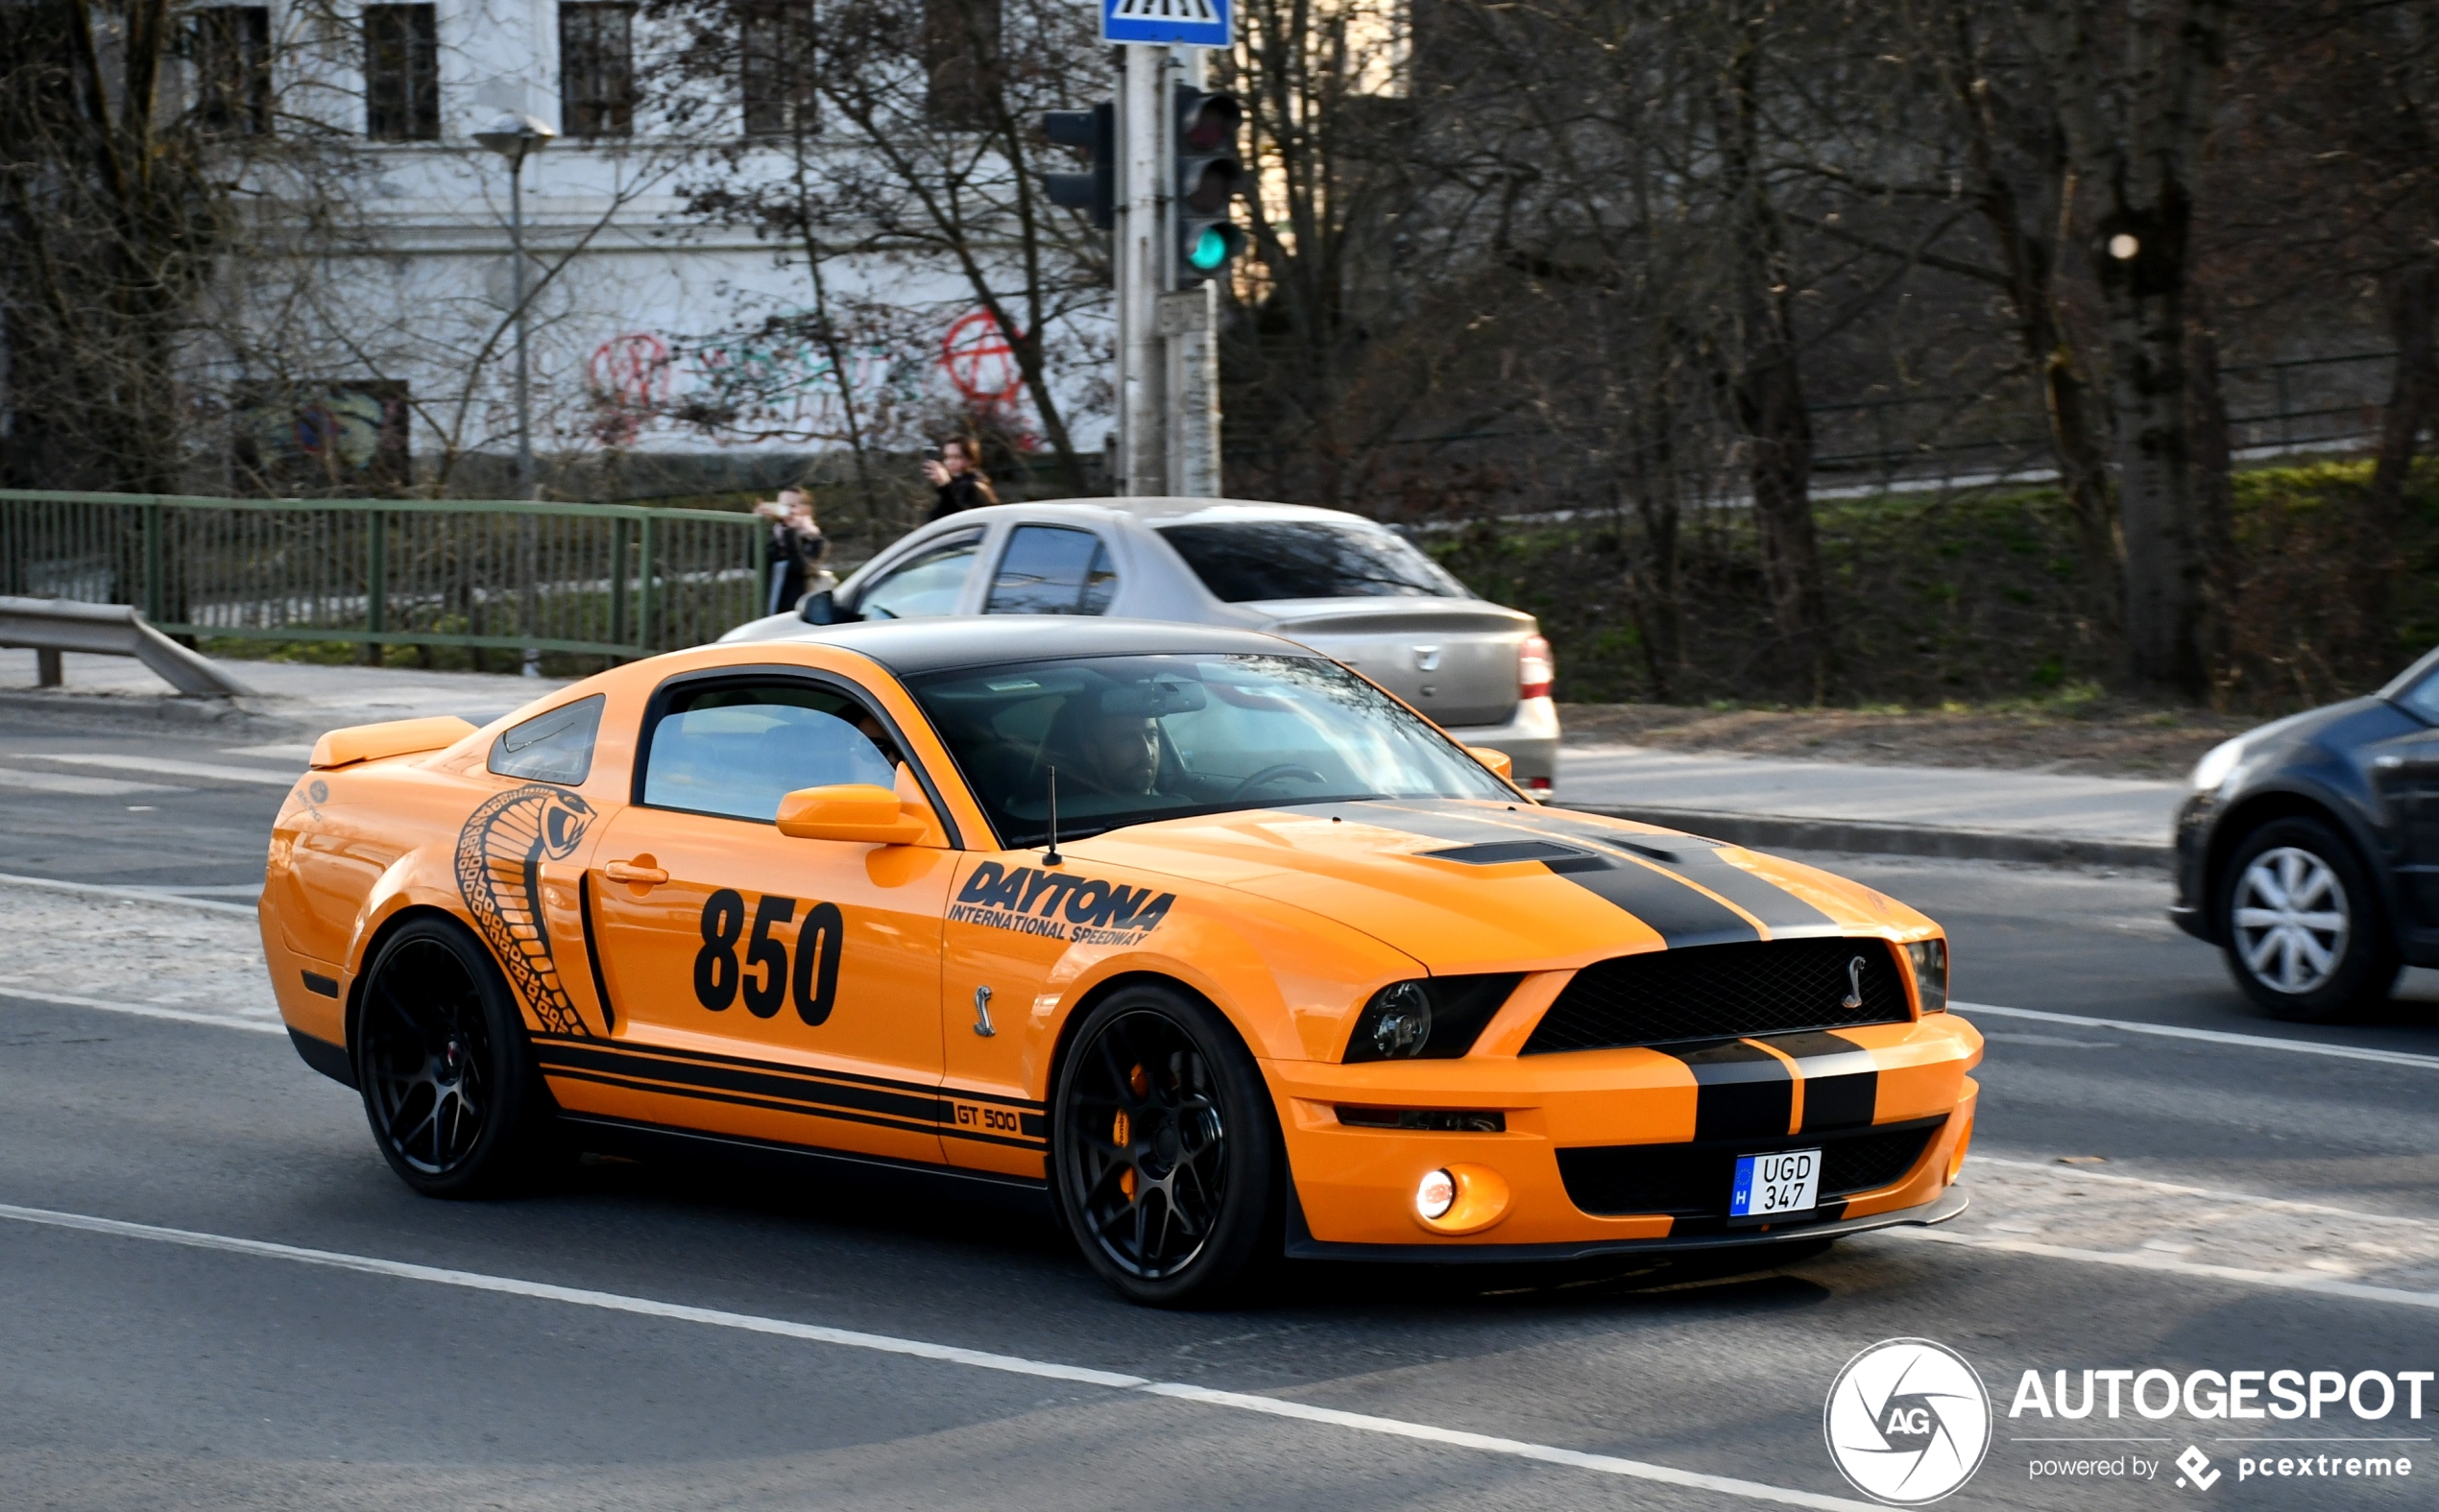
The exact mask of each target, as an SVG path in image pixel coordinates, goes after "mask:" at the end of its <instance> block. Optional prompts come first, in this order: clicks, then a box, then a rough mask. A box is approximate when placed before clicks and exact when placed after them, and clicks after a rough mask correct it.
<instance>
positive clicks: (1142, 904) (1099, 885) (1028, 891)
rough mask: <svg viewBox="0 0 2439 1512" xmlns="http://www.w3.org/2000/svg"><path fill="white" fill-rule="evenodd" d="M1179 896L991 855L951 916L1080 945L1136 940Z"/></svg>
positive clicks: (953, 906) (1154, 926)
mask: <svg viewBox="0 0 2439 1512" xmlns="http://www.w3.org/2000/svg"><path fill="white" fill-rule="evenodd" d="M1176 900H1177V895H1176V894H1174V893H1162V894H1161V895H1159V896H1158V897H1156V898H1155V897H1153V896H1152V891H1151V889H1150V888H1148V887H1128V886H1126V885H1125V884H1124V883H1122V882H1108V881H1103V880H1101V879H1100V878H1099V877H1086V876H1074V875H1072V874H1069V873H1066V872H1052V871H1048V870H1036V869H1035V868H1033V867H1029V866H1020V867H1018V868H1016V870H1014V871H1009V870H1008V869H1007V868H1005V867H1002V865H1000V863H999V862H997V861H985V862H983V863H982V864H981V865H980V866H978V867H976V868H975V869H974V875H973V876H970V877H967V878H966V882H965V886H964V888H963V889H961V890H960V891H959V892H958V894H957V900H956V901H955V902H954V903H952V904H950V905H949V917H950V919H952V920H954V921H955V922H956V923H959V924H982V925H985V926H987V927H989V928H993V929H1012V930H1014V931H1016V932H1017V933H1019V934H1037V935H1041V936H1043V937H1045V938H1047V939H1052V940H1066V941H1070V942H1072V943H1074V944H1076V945H1133V944H1134V943H1135V942H1136V941H1138V940H1141V939H1142V938H1143V937H1144V936H1146V935H1147V934H1149V933H1151V932H1152V931H1153V930H1154V929H1157V928H1159V927H1160V922H1161V921H1162V920H1163V919H1165V918H1167V917H1168V916H1169V907H1170V905H1171V903H1174V902H1175V901H1176Z"/></svg>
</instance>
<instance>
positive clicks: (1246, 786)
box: [1228, 761, 1329, 798]
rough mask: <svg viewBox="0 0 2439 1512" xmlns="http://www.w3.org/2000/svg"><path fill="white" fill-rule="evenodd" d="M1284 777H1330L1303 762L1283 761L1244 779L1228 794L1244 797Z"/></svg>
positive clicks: (1315, 778) (1313, 778) (1233, 796)
mask: <svg viewBox="0 0 2439 1512" xmlns="http://www.w3.org/2000/svg"><path fill="white" fill-rule="evenodd" d="M1282 777H1301V778H1307V779H1310V780H1313V781H1316V782H1326V781H1328V780H1329V779H1328V778H1326V777H1323V776H1322V775H1321V774H1320V773H1318V772H1316V771H1314V770H1313V769H1312V768H1311V767H1309V766H1306V765H1304V764H1303V763H1302V762H1298V761H1281V762H1279V763H1278V764H1277V765H1275V766H1266V767H1264V768H1263V769H1262V770H1261V771H1259V772H1256V773H1254V774H1253V775H1252V776H1251V777H1248V778H1246V779H1245V780H1244V781H1242V782H1239V783H1238V784H1237V785H1236V787H1235V788H1234V789H1233V790H1232V791H1230V793H1229V794H1228V796H1229V797H1230V798H1243V797H1244V795H1245V794H1247V793H1250V792H1252V791H1253V790H1254V789H1255V788H1257V787H1260V786H1261V785H1262V784H1263V783H1265V782H1268V781H1270V780H1273V779H1275V778H1282Z"/></svg>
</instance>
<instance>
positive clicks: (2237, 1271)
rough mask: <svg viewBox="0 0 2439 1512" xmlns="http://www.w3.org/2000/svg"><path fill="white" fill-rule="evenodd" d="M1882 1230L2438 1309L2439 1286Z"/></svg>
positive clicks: (1993, 1238) (2001, 1249) (1943, 1241)
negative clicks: (2420, 1287)
mask: <svg viewBox="0 0 2439 1512" xmlns="http://www.w3.org/2000/svg"><path fill="white" fill-rule="evenodd" d="M1880 1232H1881V1233H1884V1234H1888V1235H1893V1236H1896V1237H1898V1238H1906V1239H1922V1240H1927V1241H1929V1242H1932V1243H1937V1244H1957V1245H1962V1246H1964V1247H1965V1248H1967V1249H1974V1250H1997V1251H1999V1252H2000V1253H2002V1254H2009V1255H2038V1256H2041V1258H2043V1259H2045V1260H2076V1261H2079V1262H2081V1263H2083V1264H2086V1265H2115V1266H2119V1267H2122V1268H2123V1269H2126V1270H2148V1271H2157V1272H2161V1273H2162V1274H2165V1275H2170V1276H2192V1277H2198V1278H2203V1279H2207V1280H2210V1281H2233V1282H2238V1283H2241V1284H2245V1285H2248V1286H2269V1287H2273V1288H2275V1289H2277V1290H2281V1291H2309V1292H2317V1293H2319V1294H2321V1295H2323V1296H2329V1297H2345V1298H2348V1299H2350V1300H2352V1301H2355V1302H2384V1303H2388V1304H2390V1305H2392V1306H2397V1307H2407V1308H2439V1291H2405V1290H2403V1289H2401V1288H2399V1287H2396V1286H2372V1285H2366V1284H2363V1283H2362V1282H2358V1281H2339V1280H2337V1279H2336V1278H2334V1277H2329V1276H2306V1275H2301V1274H2297V1273H2294V1272H2290V1271H2276V1270H2253V1269H2249V1268H2247V1267H2245V1266H2241V1265H2210V1264H2205V1263H2203V1262H2201V1261H2199V1260H2178V1259H2176V1258H2175V1257H2174V1256H2170V1255H2161V1254H2160V1253H2158V1252H2157V1251H2153V1250H2137V1251H2131V1252H2129V1251H2120V1250H2083V1249H2074V1248H2071V1247H2070V1246H2067V1245H2064V1244H2043V1243H2041V1242H2040V1241H2039V1240H2036V1239H2011V1238H1999V1237H1996V1236H1983V1235H1974V1234H1950V1233H1947V1232H1945V1231H1944V1230H1939V1229H1883V1230H1881V1231H1880Z"/></svg>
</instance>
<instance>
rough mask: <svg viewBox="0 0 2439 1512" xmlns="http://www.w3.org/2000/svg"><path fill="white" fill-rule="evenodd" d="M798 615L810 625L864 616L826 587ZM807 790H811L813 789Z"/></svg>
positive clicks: (845, 622) (810, 596)
mask: <svg viewBox="0 0 2439 1512" xmlns="http://www.w3.org/2000/svg"><path fill="white" fill-rule="evenodd" d="M796 617H797V618H798V619H801V620H803V621H804V622H805V623H806V624H808V625H852V624H854V623H855V622H856V621H857V620H859V619H861V618H863V617H864V616H862V615H861V614H858V613H857V612H855V611H854V610H852V609H843V608H841V607H840V606H839V603H838V595H837V593H836V592H835V591H834V590H833V589H830V588H824V589H822V590H821V591H820V592H818V593H808V594H806V595H805V601H804V602H803V603H802V604H799V605H797V606H796ZM806 791H808V792H810V791H811V789H810V788H808V789H806Z"/></svg>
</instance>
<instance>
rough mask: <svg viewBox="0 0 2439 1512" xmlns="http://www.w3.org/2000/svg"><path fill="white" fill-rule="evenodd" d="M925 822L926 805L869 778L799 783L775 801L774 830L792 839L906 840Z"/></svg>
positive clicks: (881, 842)
mask: <svg viewBox="0 0 2439 1512" xmlns="http://www.w3.org/2000/svg"><path fill="white" fill-rule="evenodd" d="M930 828H931V816H930V812H929V810H927V809H925V808H924V807H923V806H922V805H920V804H906V803H901V802H900V801H899V798H898V795H897V794H895V793H893V792H891V791H889V789H887V788H885V787H876V786H874V785H873V784H872V783H870V782H839V783H835V784H833V785H832V786H829V787H800V788H798V789H797V790H796V791H795V792H792V793H790V794H788V795H787V796H786V797H785V798H783V799H781V800H780V801H779V832H780V833H781V834H784V835H790V836H793V837H794V838H796V839H798V840H845V841H848V842H850V843H853V844H860V845H912V844H913V843H914V842H915V841H917V840H920V839H922V838H923V835H924V831H926V830H928V829H930Z"/></svg>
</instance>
